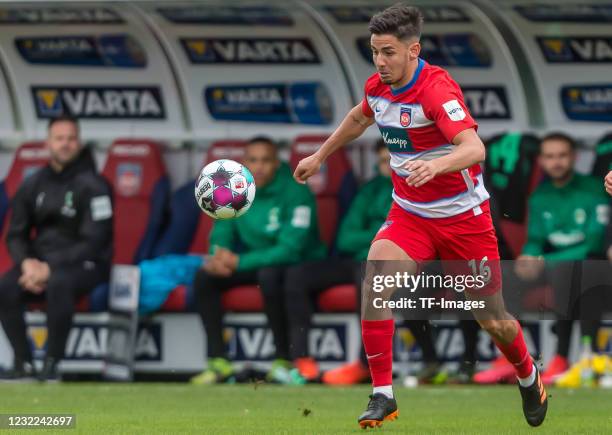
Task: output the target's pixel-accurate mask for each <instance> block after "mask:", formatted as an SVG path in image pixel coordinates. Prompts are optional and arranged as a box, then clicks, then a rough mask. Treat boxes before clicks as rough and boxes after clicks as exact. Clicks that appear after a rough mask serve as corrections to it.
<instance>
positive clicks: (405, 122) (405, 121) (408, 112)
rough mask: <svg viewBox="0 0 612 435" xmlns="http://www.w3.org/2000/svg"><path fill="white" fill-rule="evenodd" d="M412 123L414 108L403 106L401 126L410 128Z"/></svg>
mask: <svg viewBox="0 0 612 435" xmlns="http://www.w3.org/2000/svg"><path fill="white" fill-rule="evenodd" d="M411 121H412V107H406V106H401V107H400V125H401V126H402V127H408V126H409V125H410V122H411Z"/></svg>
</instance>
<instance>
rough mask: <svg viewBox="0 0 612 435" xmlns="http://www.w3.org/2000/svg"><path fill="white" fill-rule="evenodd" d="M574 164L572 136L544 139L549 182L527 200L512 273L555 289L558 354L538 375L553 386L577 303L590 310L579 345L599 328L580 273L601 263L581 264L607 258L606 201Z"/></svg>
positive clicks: (591, 297)
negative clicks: (523, 236) (519, 251)
mask: <svg viewBox="0 0 612 435" xmlns="http://www.w3.org/2000/svg"><path fill="white" fill-rule="evenodd" d="M575 160H576V143H575V142H574V140H573V139H572V138H570V137H568V136H566V135H565V134H561V133H551V134H549V135H547V136H546V137H544V138H543V139H542V141H541V143H540V156H539V163H540V166H541V167H542V170H543V171H544V173H545V174H546V175H547V176H548V177H549V180H547V181H545V182H544V183H542V184H541V185H540V186H539V187H538V188H537V189H536V190H535V192H534V193H533V194H532V195H531V197H530V198H529V221H528V231H527V233H528V234H527V243H526V244H525V246H524V247H523V253H522V255H521V256H520V257H519V258H518V259H517V261H516V263H515V272H516V275H517V276H518V277H519V278H520V279H522V280H523V281H534V280H536V279H537V278H539V277H540V278H544V280H545V281H546V282H548V284H550V285H551V286H552V288H553V291H554V296H555V302H554V306H555V312H556V313H557V316H558V320H557V322H556V325H555V327H556V332H557V337H558V342H557V353H556V355H555V357H554V358H553V359H552V361H551V362H550V363H549V365H548V368H547V370H546V371H545V372H544V373H543V374H542V382H544V383H545V384H550V383H552V382H553V381H554V379H555V378H556V377H558V375H560V374H561V373H563V372H564V371H565V370H566V369H567V368H568V360H567V357H568V354H569V345H570V336H571V328H572V324H573V319H574V318H575V316H576V315H577V313H576V310H577V307H578V306H579V305H580V308H581V310H582V311H583V313H586V311H585V310H587V311H589V313H588V314H587V315H581V316H580V317H581V329H582V331H581V333H582V336H583V341H584V342H587V343H589V345H590V346H594V345H595V335H596V333H597V329H598V326H599V325H598V321H597V319H598V315H597V314H596V311H598V310H599V309H598V308H597V305H598V303H597V302H596V301H597V299H598V298H597V297H595V295H592V294H589V293H582V289H581V288H580V287H581V281H582V280H581V279H580V274H582V275H583V276H585V275H588V274H589V273H591V274H593V273H596V272H595V271H593V270H591V271H590V272H589V270H590V269H589V268H592V267H594V266H596V265H597V264H601V262H585V261H584V260H587V259H603V258H605V247H604V236H605V230H606V225H607V223H608V213H609V207H608V202H609V198H608V197H607V195H606V194H605V192H604V189H603V186H602V184H601V181H600V180H597V179H595V178H593V177H590V176H585V175H580V174H577V173H576V172H575V170H574V163H575ZM517 284H519V283H517ZM515 285H516V284H515ZM521 286H522V285H521ZM591 293H592V292H591ZM586 296H589V297H586ZM578 299H580V304H578V303H577V301H578ZM593 304H594V305H593ZM589 307H590V308H589ZM493 370H496V371H497V372H498V373H499V374H500V377H504V376H503V373H502V372H503V371H504V370H505V371H506V373H512V372H511V368H510V367H509V366H508V365H507V364H506V365H505V366H498V367H496V368H494V369H493Z"/></svg>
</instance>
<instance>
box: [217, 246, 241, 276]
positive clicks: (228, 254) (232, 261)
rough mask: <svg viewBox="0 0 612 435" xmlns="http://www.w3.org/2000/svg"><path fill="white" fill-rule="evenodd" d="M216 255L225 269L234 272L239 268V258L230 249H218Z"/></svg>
mask: <svg viewBox="0 0 612 435" xmlns="http://www.w3.org/2000/svg"><path fill="white" fill-rule="evenodd" d="M215 255H216V256H218V259H219V261H220V262H221V263H222V264H223V268H226V269H229V270H231V271H232V272H234V271H235V270H236V269H237V268H238V259H239V257H238V255H236V254H234V253H233V252H232V251H230V250H229V249H225V248H218V249H217V251H216V252H215Z"/></svg>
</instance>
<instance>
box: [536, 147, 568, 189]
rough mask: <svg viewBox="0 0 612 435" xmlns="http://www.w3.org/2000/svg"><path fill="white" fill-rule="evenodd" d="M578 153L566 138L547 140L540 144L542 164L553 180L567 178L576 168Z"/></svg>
mask: <svg viewBox="0 0 612 435" xmlns="http://www.w3.org/2000/svg"><path fill="white" fill-rule="evenodd" d="M575 160H576V154H575V153H574V151H573V150H572V147H571V146H570V145H569V144H568V143H567V142H566V141H564V140H552V139H551V140H547V141H544V142H542V144H541V145H540V166H541V167H542V170H543V171H544V173H545V174H546V175H548V176H549V177H550V178H551V179H552V180H559V181H562V180H565V179H567V178H568V177H569V176H570V175H571V173H572V171H573V170H574V162H575Z"/></svg>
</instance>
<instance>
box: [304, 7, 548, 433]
mask: <svg viewBox="0 0 612 435" xmlns="http://www.w3.org/2000/svg"><path fill="white" fill-rule="evenodd" d="M422 25H423V15H422V14H421V12H420V11H419V10H418V9H417V8H414V7H410V6H405V5H401V4H400V5H395V6H392V7H390V8H387V9H385V10H384V11H382V12H379V13H378V14H376V15H374V16H373V17H372V19H371V20H370V23H369V31H370V33H371V39H370V43H371V48H372V55H373V60H374V64H375V66H376V69H377V72H376V73H375V74H374V75H372V76H371V77H370V78H369V79H368V80H367V82H366V84H365V97H364V99H363V101H362V102H361V103H360V104H358V105H357V106H355V107H354V108H353V109H352V110H351V111H350V112H349V113H348V114H347V116H346V117H345V118H344V120H343V121H342V123H341V124H340V126H339V127H338V128H337V129H336V131H335V132H334V133H333V134H332V135H331V136H330V137H329V139H328V140H327V141H326V142H325V143H324V144H323V145H322V146H321V148H320V149H319V150H317V152H316V153H314V154H313V155H311V156H309V157H307V158H305V159H303V160H302V161H301V162H300V163H299V164H298V166H297V168H296V170H295V173H294V177H295V178H296V180H298V181H299V182H302V183H304V182H306V180H307V179H308V178H309V177H311V176H312V175H314V174H315V173H317V171H319V169H320V167H321V164H322V163H323V162H324V161H325V159H326V158H327V157H328V156H329V155H330V154H331V153H333V152H334V151H335V150H336V149H338V148H340V147H341V146H343V145H345V144H346V143H348V142H350V141H352V140H354V139H356V138H357V137H359V136H360V135H361V134H363V132H364V131H365V130H366V128H368V127H369V126H370V125H372V124H374V123H376V124H377V125H378V127H379V129H380V132H381V134H382V137H383V139H384V140H385V142H386V144H387V146H388V148H389V151H390V152H391V166H392V168H393V174H392V181H393V188H394V189H393V193H392V196H393V205H392V207H391V210H390V212H389V215H388V218H387V221H386V222H385V223H384V224H383V226H382V227H381V229H380V230H379V232H378V234H377V236H376V237H375V239H374V241H373V242H372V245H371V247H370V251H369V254H368V261H369V262H375V263H376V262H378V263H381V261H386V263H383V264H391V263H393V260H396V261H395V263H397V260H400V261H402V264H403V267H404V270H405V269H406V268H408V269H410V270H409V271H410V272H411V273H416V272H417V267H418V265H419V264H420V263H423V262H426V261H429V260H432V259H434V258H436V257H440V258H441V259H442V260H461V262H460V263H461V264H464V265H466V266H467V264H471V265H472V266H474V264H476V265H480V266H481V270H483V269H486V268H490V270H491V274H490V275H489V276H490V279H489V280H488V283H487V285H486V286H485V287H484V288H482V289H479V290H476V289H474V290H475V291H473V292H466V297H468V298H472V299H473V298H479V299H480V300H484V301H485V306H486V307H488V308H487V309H486V310H475V311H473V313H474V315H475V317H476V320H477V321H478V322H479V323H480V325H481V326H482V327H483V328H484V329H485V330H486V331H487V332H488V333H489V334H490V335H491V337H492V339H493V340H494V342H495V344H496V345H497V347H498V349H499V350H500V351H501V352H502V353H503V354H504V355H505V356H506V358H507V359H508V360H509V361H510V362H512V364H514V367H515V369H516V374H517V378H518V380H519V388H520V393H521V396H522V400H523V413H524V415H525V418H526V420H527V422H528V423H529V424H530V425H532V426H538V425H540V424H541V423H542V422H543V421H544V418H545V416H546V410H547V406H548V400H547V395H546V392H545V390H544V387H543V385H542V382H541V380H540V376H539V373H538V370H537V368H536V366H535V364H534V363H533V361H532V359H531V356H530V355H529V353H528V352H527V346H526V344H525V340H524V339H523V333H522V329H521V326H520V324H519V323H518V322H517V321H516V319H514V318H513V317H512V316H511V315H510V314H509V313H507V312H506V311H505V308H504V304H503V299H502V296H501V284H500V283H501V279H500V277H499V264H498V261H499V253H498V249H497V239H496V236H495V230H494V228H493V224H492V222H491V216H490V213H489V204H488V198H489V194H488V193H487V191H486V189H485V187H484V185H483V180H482V175H481V169H480V165H479V163H480V162H482V161H483V160H484V158H485V147H484V145H483V143H482V141H481V140H480V138H479V137H478V135H477V134H476V128H477V124H476V122H475V121H474V120H473V119H472V117H471V116H470V114H469V113H468V110H467V107H466V105H465V103H464V101H463V95H462V93H461V89H460V88H459V86H458V85H457V83H455V81H454V80H453V79H452V78H451V77H450V75H449V74H448V73H447V72H446V71H444V70H443V69H441V68H438V67H435V66H432V65H430V64H428V63H427V62H425V61H424V60H423V59H421V58H420V57H419V53H420V50H421V45H420V43H419V40H420V35H421V28H422ZM382 194H385V193H384V192H381V195H382ZM389 260H391V261H389ZM496 262H497V264H496ZM455 263H457V262H455ZM483 275H484V274H483ZM367 277H368V275H367V273H366V279H365V280H364V283H363V286H362V313H361V315H362V322H361V325H362V338H363V344H364V347H365V350H366V354H367V356H368V363H369V368H370V373H371V375H372V381H373V382H372V384H373V387H374V391H373V394H372V395H371V396H370V401H369V403H368V406H367V409H366V410H365V412H364V413H363V414H361V415H360V416H359V418H358V422H359V425H360V426H361V427H362V428H366V427H375V426H380V425H381V424H382V422H383V421H384V420H394V419H395V418H396V417H397V415H398V409H397V404H396V401H395V399H394V397H393V390H392V385H391V379H392V362H393V359H392V345H393V332H394V321H393V317H392V312H391V310H390V309H373V308H372V305H373V304H372V300H373V298H374V297H377V298H378V297H383V298H386V299H388V298H390V297H391V294H392V293H393V290H394V289H388V291H383V292H382V293H373V290H372V283H371V282H369V280H368V279H367Z"/></svg>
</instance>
